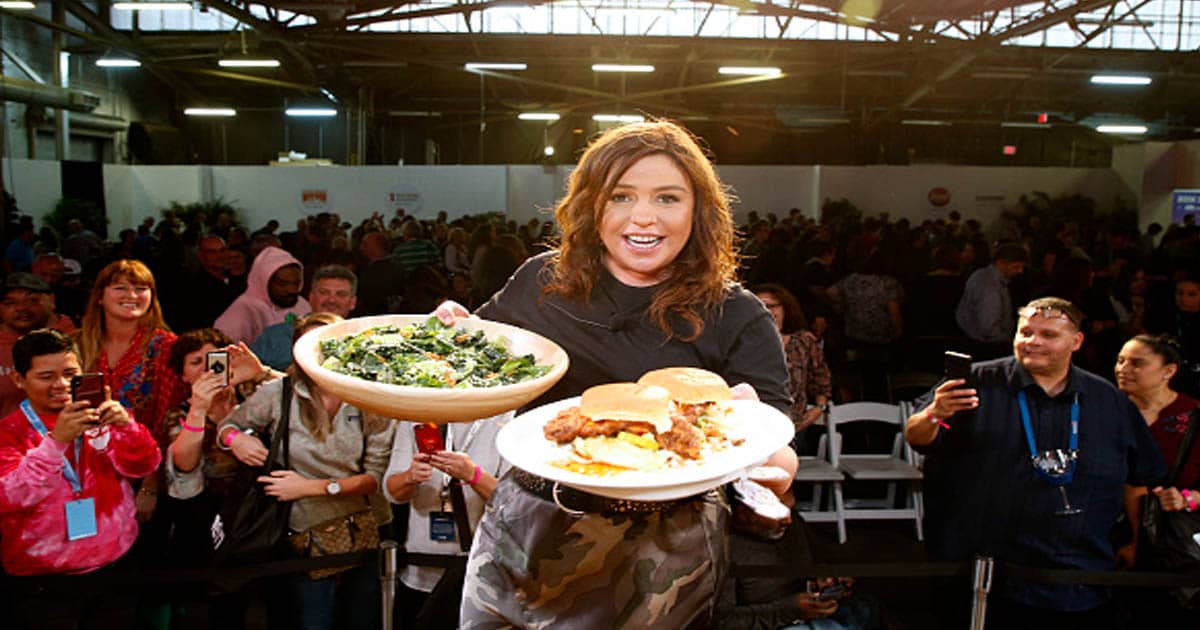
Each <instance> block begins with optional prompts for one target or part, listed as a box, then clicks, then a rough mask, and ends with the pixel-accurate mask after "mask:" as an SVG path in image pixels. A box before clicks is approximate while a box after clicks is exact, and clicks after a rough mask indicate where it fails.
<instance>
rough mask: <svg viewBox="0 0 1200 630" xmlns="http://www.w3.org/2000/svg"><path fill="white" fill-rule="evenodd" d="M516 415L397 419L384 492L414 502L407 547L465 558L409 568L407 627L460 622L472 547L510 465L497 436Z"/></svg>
mask: <svg viewBox="0 0 1200 630" xmlns="http://www.w3.org/2000/svg"><path fill="white" fill-rule="evenodd" d="M512 416H513V414H512V413H506V414H502V415H500V416H496V417H493V418H486V419H483V420H476V421H474V422H457V423H453V424H448V425H441V426H440V427H439V426H437V425H432V424H422V423H415V422H401V423H399V424H398V425H397V427H396V438H395V441H394V442H393V443H392V459H391V462H390V463H389V464H388V470H387V474H386V475H385V476H384V479H385V482H384V494H385V496H387V498H388V500H390V501H391V502H393V503H407V504H408V505H409V510H408V528H407V531H408V536H407V538H406V540H405V542H404V548H405V550H407V551H409V552H415V553H433V554H442V555H448V556H459V557H461V558H462V561H463V562H462V565H461V566H458V567H455V568H452V569H448V570H447V569H440V568H437V567H422V566H416V565H407V566H405V567H404V569H403V570H402V571H401V573H400V583H401V593H400V595H399V597H398V598H397V612H398V613H399V618H400V619H401V621H402V624H403V627H405V628H428V629H430V630H440V629H443V628H444V629H446V630H452V629H453V628H457V627H458V604H459V601H460V600H461V598H462V587H463V580H464V579H465V577H466V575H465V573H464V569H465V567H466V554H467V549H469V548H470V544H471V539H472V534H473V533H474V531H475V528H476V526H478V525H479V520H480V519H481V518H483V509H484V508H483V506H484V503H486V502H487V500H488V499H489V498H491V496H492V491H493V490H495V488H496V483H497V481H496V480H497V479H498V478H499V477H501V476H503V475H504V473H505V472H507V471H508V469H509V464H508V462H507V461H505V460H504V459H503V458H501V457H500V453H499V452H498V451H497V450H496V435H497V434H498V433H499V432H500V428H501V427H503V426H504V424H505V423H506V422H507V421H508V420H509V419H511V418H512ZM460 501H461V503H460ZM459 511H465V514H459V513H458V512H459ZM434 593H437V595H436V596H434V595H433V594H434Z"/></svg>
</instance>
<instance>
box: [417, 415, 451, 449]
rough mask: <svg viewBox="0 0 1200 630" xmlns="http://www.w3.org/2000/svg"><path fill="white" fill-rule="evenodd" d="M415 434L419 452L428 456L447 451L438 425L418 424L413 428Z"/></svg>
mask: <svg viewBox="0 0 1200 630" xmlns="http://www.w3.org/2000/svg"><path fill="white" fill-rule="evenodd" d="M413 434H414V435H415V436H416V438H417V450H418V451H420V452H422V453H425V454H427V455H428V454H429V453H436V452H437V451H441V450H444V449H445V445H444V444H443V443H442V433H441V431H439V430H438V427H437V425H436V424H428V423H426V424H418V425H417V426H415V427H413Z"/></svg>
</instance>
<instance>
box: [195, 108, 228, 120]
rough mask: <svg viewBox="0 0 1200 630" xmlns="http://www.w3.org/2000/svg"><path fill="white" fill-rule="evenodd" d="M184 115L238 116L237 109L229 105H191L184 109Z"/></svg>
mask: <svg viewBox="0 0 1200 630" xmlns="http://www.w3.org/2000/svg"><path fill="white" fill-rule="evenodd" d="M183 115H184V116H224V117H226V118H228V117H229V116H237V110H235V109H231V108H228V107H189V108H187V109H185V110H183Z"/></svg>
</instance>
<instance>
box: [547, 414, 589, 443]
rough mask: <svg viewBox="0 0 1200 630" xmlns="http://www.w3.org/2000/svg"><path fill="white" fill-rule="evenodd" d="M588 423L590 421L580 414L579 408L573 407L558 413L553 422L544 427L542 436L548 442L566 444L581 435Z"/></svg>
mask: <svg viewBox="0 0 1200 630" xmlns="http://www.w3.org/2000/svg"><path fill="white" fill-rule="evenodd" d="M586 422H588V419H587V417H585V416H584V415H583V414H581V413H579V407H571V408H570V409H564V410H562V411H560V412H558V415H557V416H554V419H553V420H551V421H549V422H547V423H546V424H545V426H543V427H542V434H544V435H545V436H546V439H547V440H551V441H553V442H555V443H557V444H565V443H567V442H570V441H571V440H574V439H575V438H576V437H577V436H578V435H579V430H580V429H581V428H583V425H584V423H586Z"/></svg>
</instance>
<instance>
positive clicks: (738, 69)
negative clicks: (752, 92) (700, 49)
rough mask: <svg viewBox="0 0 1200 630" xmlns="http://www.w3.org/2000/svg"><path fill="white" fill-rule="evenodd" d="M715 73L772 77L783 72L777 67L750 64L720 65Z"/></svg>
mask: <svg viewBox="0 0 1200 630" xmlns="http://www.w3.org/2000/svg"><path fill="white" fill-rule="evenodd" d="M717 74H738V75H743V76H751V77H774V76H779V75H781V74H783V70H780V69H779V68H755V67H752V66H721V67H720V68H717Z"/></svg>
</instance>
